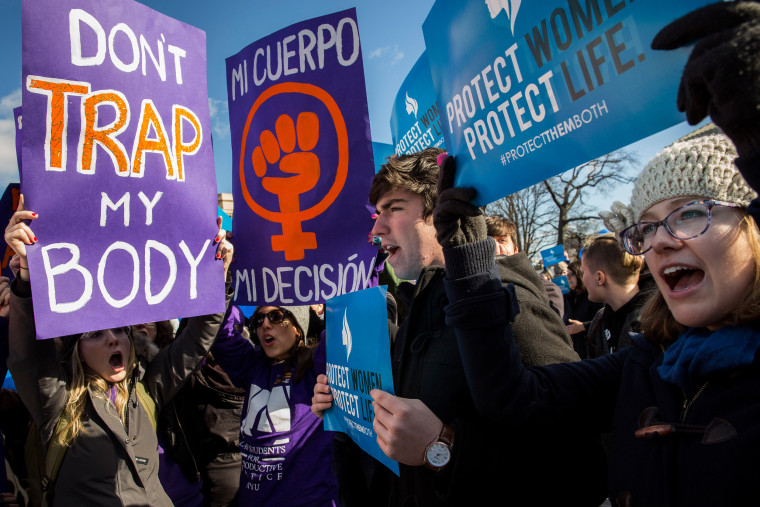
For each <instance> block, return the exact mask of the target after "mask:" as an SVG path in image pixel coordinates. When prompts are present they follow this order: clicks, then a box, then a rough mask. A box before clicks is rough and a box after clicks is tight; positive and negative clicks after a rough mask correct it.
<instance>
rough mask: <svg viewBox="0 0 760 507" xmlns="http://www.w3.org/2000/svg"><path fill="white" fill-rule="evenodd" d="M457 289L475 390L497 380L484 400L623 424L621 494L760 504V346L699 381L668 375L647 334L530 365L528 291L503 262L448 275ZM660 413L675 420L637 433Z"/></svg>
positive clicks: (603, 425)
mask: <svg viewBox="0 0 760 507" xmlns="http://www.w3.org/2000/svg"><path fill="white" fill-rule="evenodd" d="M447 294H448V297H449V299H450V301H451V305H450V306H449V307H448V308H447V319H448V322H450V323H451V324H452V325H453V326H455V327H456V334H457V340H458V343H459V348H460V351H461V353H462V356H463V357H467V358H468V360H467V365H468V368H471V369H472V374H471V390H472V391H474V392H480V391H483V390H485V389H490V392H489V396H487V397H483V398H481V399H479V408H480V410H482V411H483V412H484V413H488V414H489V415H490V416H491V417H492V418H493V419H498V420H501V421H503V424H504V425H505V426H508V427H514V428H521V427H526V428H533V427H536V426H537V425H538V426H541V425H544V424H548V423H551V422H558V423H560V424H573V423H574V422H576V421H584V422H585V423H586V425H587V426H589V427H592V428H594V429H596V430H598V431H612V448H611V454H610V464H609V496H610V498H611V499H612V500H613V503H614V502H617V504H618V505H621V506H646V507H659V506H663V507H664V506H684V507H686V506H689V507H694V506H697V507H699V506H705V507H708V506H710V507H712V506H716V505H752V504H755V503H756V502H757V499H758V498H760V485H759V484H758V482H757V480H756V478H757V477H758V474H759V473H760V460H758V459H757V449H758V446H760V424H758V421H760V362H759V361H758V360H757V358H756V359H755V362H754V364H753V365H752V366H751V367H748V368H743V369H737V370H732V371H730V372H728V373H722V374H716V375H713V376H711V377H710V378H709V379H708V382H707V384H703V385H702V386H701V387H700V388H698V389H697V390H696V392H690V393H685V392H683V391H682V390H681V389H680V388H678V387H676V386H675V385H673V384H669V383H667V382H665V381H664V380H662V378H661V377H660V375H659V373H658V372H657V367H658V366H659V365H660V364H661V363H662V357H663V350H662V348H661V347H660V346H659V345H655V344H652V343H650V342H648V341H646V340H645V339H643V337H642V336H641V335H636V337H634V341H633V346H632V347H628V348H624V349H622V350H620V351H619V352H617V353H614V354H608V355H605V356H602V357H599V358H597V359H592V360H587V361H582V362H576V363H566V364H557V365H549V366H544V367H533V368H529V369H526V368H524V367H523V365H522V363H521V361H520V355H519V352H518V347H517V346H516V345H515V341H514V340H513V339H512V329H511V327H510V326H509V320H510V318H511V315H513V314H514V313H515V312H517V311H519V309H518V304H517V300H516V299H517V298H515V295H514V292H513V291H510V290H507V289H504V288H502V286H501V283H500V281H499V279H498V277H497V276H496V273H495V270H494V269H491V271H490V273H489V272H480V273H477V274H471V275H470V276H468V277H463V278H461V279H458V280H452V281H449V282H447ZM476 313H477V314H483V313H485V314H487V315H492V316H493V317H492V318H491V319H489V320H488V322H485V323H477V322H475V321H473V319H472V318H471V315H473V314H476ZM647 415H648V416H649V417H647ZM656 424H663V427H662V428H661V430H660V431H661V434H662V436H655V435H654V434H653V433H652V432H649V436H650V438H638V437H637V436H636V435H635V432H636V430H638V429H640V428H641V426H651V425H656ZM684 425H686V426H684ZM708 427H710V428H711V429H710V430H709V431H707V429H708ZM671 428H675V431H671ZM549 483H550V481H547V484H549ZM542 494H543V493H542Z"/></svg>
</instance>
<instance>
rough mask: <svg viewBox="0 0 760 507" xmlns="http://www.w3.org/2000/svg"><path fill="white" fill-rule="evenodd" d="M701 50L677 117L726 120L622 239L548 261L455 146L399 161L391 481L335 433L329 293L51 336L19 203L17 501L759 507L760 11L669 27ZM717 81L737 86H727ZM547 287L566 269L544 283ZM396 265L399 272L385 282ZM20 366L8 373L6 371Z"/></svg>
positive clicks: (385, 215) (10, 301) (643, 203)
mask: <svg viewBox="0 0 760 507" xmlns="http://www.w3.org/2000/svg"><path fill="white" fill-rule="evenodd" d="M694 41H699V42H698V44H697V48H696V49H695V50H694V52H693V53H692V56H691V59H690V60H689V63H688V64H687V67H686V69H685V71H684V79H683V81H682V84H681V89H680V91H679V96H678V102H677V106H678V108H679V109H680V110H682V111H685V112H686V114H687V118H688V119H689V121H690V122H691V123H692V124H695V123H697V122H699V121H701V120H702V119H703V118H704V117H705V116H706V115H708V114H709V115H710V116H711V118H712V120H713V122H714V124H710V125H708V126H707V127H705V128H702V129H700V130H699V131H697V132H695V133H694V134H692V135H690V136H687V137H686V138H684V139H682V140H679V141H678V142H676V143H674V144H673V145H671V146H669V147H667V148H665V149H664V150H663V151H662V152H661V153H660V154H658V155H657V156H656V157H655V158H654V159H652V160H651V161H650V162H649V163H648V164H647V165H646V166H645V167H644V168H643V170H642V172H641V174H640V175H639V176H638V178H637V180H636V183H635V186H634V190H633V193H632V196H631V199H630V202H629V203H625V204H624V203H616V204H615V205H614V206H613V209H612V210H611V211H609V212H603V213H601V216H602V219H603V221H604V224H605V227H606V229H607V230H608V231H610V232H609V233H606V234H601V235H598V236H592V237H590V238H588V240H587V242H586V243H585V244H584V245H583V248H582V249H581V251H580V257H579V258H578V259H568V262H567V263H561V264H560V265H558V266H557V270H558V271H556V272H555V273H554V275H555V277H556V276H559V275H561V276H566V277H567V281H568V285H569V289H568V290H567V292H566V294H564V295H563V294H562V292H561V291H560V288H559V287H558V286H557V285H556V284H554V283H552V281H551V280H550V279H545V278H544V277H543V276H542V274H541V273H540V272H539V271H537V270H536V269H535V268H534V266H533V265H532V264H531V261H530V259H529V258H528V256H527V255H525V253H524V252H521V251H520V248H519V241H518V236H517V229H516V227H515V224H514V223H512V222H510V221H509V220H506V219H504V218H501V217H486V216H484V214H483V211H482V209H480V208H478V207H476V206H474V205H473V204H471V201H472V200H473V198H474V197H475V195H476V190H475V189H472V188H460V187H455V186H454V180H455V176H456V171H457V167H456V160H455V158H454V157H452V156H450V155H449V154H447V153H446V152H445V151H444V150H441V149H436V148H429V149H426V150H424V151H422V152H419V153H415V154H412V155H402V156H398V157H393V158H390V159H388V160H387V161H386V163H385V164H384V165H383V166H382V168H381V169H380V170H379V172H378V173H377V174H376V175H375V177H374V179H373V181H372V185H371V189H370V194H369V201H370V203H371V204H372V205H373V206H374V207H375V212H376V217H375V221H374V227H373V229H372V231H371V235H372V236H373V237H375V238H379V240H378V241H379V252H378V260H379V263H378V267H377V269H376V271H375V273H374V276H373V277H372V279H371V284H373V285H377V284H378V283H381V282H382V281H383V279H384V277H387V276H388V272H387V271H384V268H385V267H386V266H389V267H391V268H392V272H393V273H394V275H393V282H392V283H391V284H390V286H389V292H388V294H389V296H388V301H387V303H388V305H387V309H388V323H389V333H390V335H389V340H390V343H391V356H392V357H391V366H392V372H393V384H394V388H395V394H390V393H388V392H385V391H382V390H379V389H374V390H373V391H372V392H371V396H372V399H373V405H372V408H373V410H374V422H373V430H374V431H375V433H376V434H377V443H378V445H379V447H380V449H381V451H382V452H383V453H385V454H386V455H387V456H388V457H390V458H391V459H393V460H396V461H398V462H399V464H400V473H399V474H398V475H396V474H393V473H391V472H390V471H389V470H388V469H387V468H385V467H384V466H383V465H381V464H380V463H379V462H378V461H376V460H374V458H371V457H370V456H369V455H368V454H367V453H365V452H364V451H362V450H361V449H360V448H359V447H358V446H356V445H355V444H354V443H353V442H352V441H350V440H349V439H347V437H346V436H345V435H341V434H333V433H331V432H326V431H324V429H323V426H322V421H321V418H322V417H323V414H324V412H325V411H326V410H328V409H330V408H331V407H332V404H333V397H332V394H331V388H330V385H329V383H328V378H327V376H326V375H325V369H326V366H325V362H326V357H325V325H324V312H323V309H322V307H320V306H315V307H309V306H260V307H258V308H256V309H255V311H254V313H253V314H252V316H250V318H246V317H245V316H244V315H243V313H242V311H241V310H240V308H238V307H236V306H234V305H232V304H231V303H230V301H231V299H232V289H231V276H230V273H229V269H228V268H229V266H230V264H231V262H232V261H233V253H234V248H233V245H232V243H233V240H234V238H232V237H231V234H229V233H227V232H226V231H224V230H222V228H221V220H219V221H218V225H219V232H218V233H217V235H216V237H215V238H214V242H215V244H216V251H217V255H216V257H217V259H218V261H219V262H221V263H223V265H224V277H225V281H226V284H225V288H226V297H227V299H226V301H227V306H226V310H225V311H224V312H222V313H218V314H213V315H205V316H196V317H190V318H182V317H183V316H177V319H176V320H175V321H162V322H148V323H143V324H137V325H132V326H124V327H115V328H112V329H102V330H91V331H87V332H85V333H78V334H75V335H69V336H61V337H59V338H55V339H49V340H37V336H36V331H35V323H34V308H33V304H32V298H31V292H32V288H31V283H30V273H29V264H28V262H27V251H26V249H27V247H28V246H29V245H32V244H34V243H36V242H37V237H36V236H35V233H34V231H33V229H34V221H35V220H36V219H38V218H39V217H38V215H37V214H36V213H34V211H33V210H27V209H25V208H24V202H23V198H22V199H21V200H20V202H19V206H18V209H17V211H16V212H15V213H14V215H13V217H12V218H11V220H10V223H9V224H8V226H7V228H6V230H5V240H6V242H7V244H8V245H9V246H10V248H11V249H12V250H13V251H14V253H15V255H14V257H13V259H12V261H11V269H12V271H13V274H14V277H13V279H11V280H9V279H7V278H0V359H2V361H0V364H1V365H2V368H5V365H6V364H7V367H8V370H9V371H10V378H11V379H12V382H13V384H15V385H13V386H12V387H13V388H12V389H5V388H4V389H2V391H1V392H0V426H1V427H2V430H3V439H2V444H3V446H4V455H5V467H2V466H0V471H3V470H4V471H5V477H2V476H0V481H2V482H0V485H1V486H3V487H4V489H3V491H2V496H0V502H1V503H4V504H6V505H99V506H100V505H102V506H117V505H118V506H121V505H133V506H148V505H150V506H160V505H167V506H168V505H182V506H205V505H210V506H224V505H280V506H296V505H304V506H338V505H340V506H346V507H351V506H364V505H373V506H374V505H378V506H379V505H394V506H395V505H398V506H461V505H480V504H483V505H486V504H487V505H491V504H494V503H496V504H505V505H517V506H522V505H572V506H576V505H577V506H589V507H597V506H599V505H602V504H603V503H605V502H609V503H610V504H611V505H616V506H620V507H627V506H635V505H638V506H681V505H684V506H686V505H689V506H694V505H704V506H715V505H745V504H751V503H752V502H753V501H756V498H758V496H760V494H759V493H760V491H759V489H760V488H759V487H758V486H757V483H756V482H755V479H756V477H757V476H758V473H760V465H758V463H759V462H758V460H757V459H756V456H755V449H756V447H755V445H758V444H760V359H758V350H760V330H759V329H758V324H760V229H759V228H758V224H757V222H756V218H758V217H760V212H759V211H758V210H760V201H759V200H757V190H758V189H760V132H759V131H758V126H759V125H760V99H759V97H760V96H759V95H758V91H757V90H760V3H757V2H753V1H737V2H721V3H718V4H713V5H710V6H707V7H704V8H701V9H699V10H697V11H695V12H694V13H691V14H689V15H687V16H686V17H684V18H682V19H679V20H676V21H675V22H674V23H672V24H671V25H669V26H668V27H665V28H664V29H663V31H662V32H660V34H659V35H658V36H657V38H656V39H655V41H654V46H655V47H657V48H662V49H669V48H673V47H678V46H680V45H683V44H688V43H690V42H694ZM721 73H725V74H726V75H722V74H721ZM549 278H552V277H549ZM386 279H387V278H386ZM3 373H4V372H3Z"/></svg>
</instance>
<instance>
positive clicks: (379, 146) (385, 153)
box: [372, 141, 396, 208]
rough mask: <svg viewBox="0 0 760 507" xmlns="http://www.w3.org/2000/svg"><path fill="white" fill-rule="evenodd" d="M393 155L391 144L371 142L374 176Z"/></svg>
mask: <svg viewBox="0 0 760 507" xmlns="http://www.w3.org/2000/svg"><path fill="white" fill-rule="evenodd" d="M395 154H396V152H395V151H393V145H392V144H388V143H376V142H375V141H372V156H373V157H374V159H375V174H377V172H378V171H379V170H380V168H381V167H382V166H383V165H384V164H385V163H386V162H387V160H388V159H389V158H390V157H392V156H393V155H395ZM373 208H374V206H373Z"/></svg>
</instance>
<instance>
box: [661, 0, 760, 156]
mask: <svg viewBox="0 0 760 507" xmlns="http://www.w3.org/2000/svg"><path fill="white" fill-rule="evenodd" d="M697 40H699V42H698V43H697V44H696V45H695V46H694V49H693V50H692V52H691V55H690V56H689V60H688V61H687V62H686V67H684V71H683V76H682V77H681V84H680V86H679V87H678V99H677V104H678V110H679V111H682V112H686V119H687V120H688V121H689V123H690V124H692V125H695V124H697V123H699V122H700V121H701V120H702V119H703V118H704V117H705V116H706V115H707V114H709V115H710V117H711V118H712V120H713V122H715V124H716V125H718V126H719V127H720V128H721V129H723V131H724V132H725V133H726V135H728V137H730V138H731V140H732V141H733V142H734V145H736V151H737V152H738V153H739V155H746V154H748V153H750V152H751V151H753V150H754V149H756V148H758V147H760V3H758V2H755V1H738V2H719V3H716V4H711V5H708V6H705V7H702V8H700V9H697V10H695V11H692V12H690V13H689V14H686V15H685V16H683V17H681V18H679V19H677V20H675V21H673V22H672V23H670V24H669V25H668V26H666V27H665V28H663V29H662V30H660V32H659V33H658V34H657V35H656V36H655V38H654V40H653V41H652V49H675V48H678V47H681V46H684V45H687V44H691V43H693V42H695V41H697Z"/></svg>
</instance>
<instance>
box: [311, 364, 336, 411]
mask: <svg viewBox="0 0 760 507" xmlns="http://www.w3.org/2000/svg"><path fill="white" fill-rule="evenodd" d="M332 402H333V396H332V394H330V386H329V385H328V384H327V375H324V374H322V375H319V376H317V383H316V384H314V396H313V397H312V398H311V411H312V412H314V414H315V415H316V416H317V417H319V418H320V419H321V418H322V414H323V413H324V411H325V410H327V409H329V408H330V407H332Z"/></svg>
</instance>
